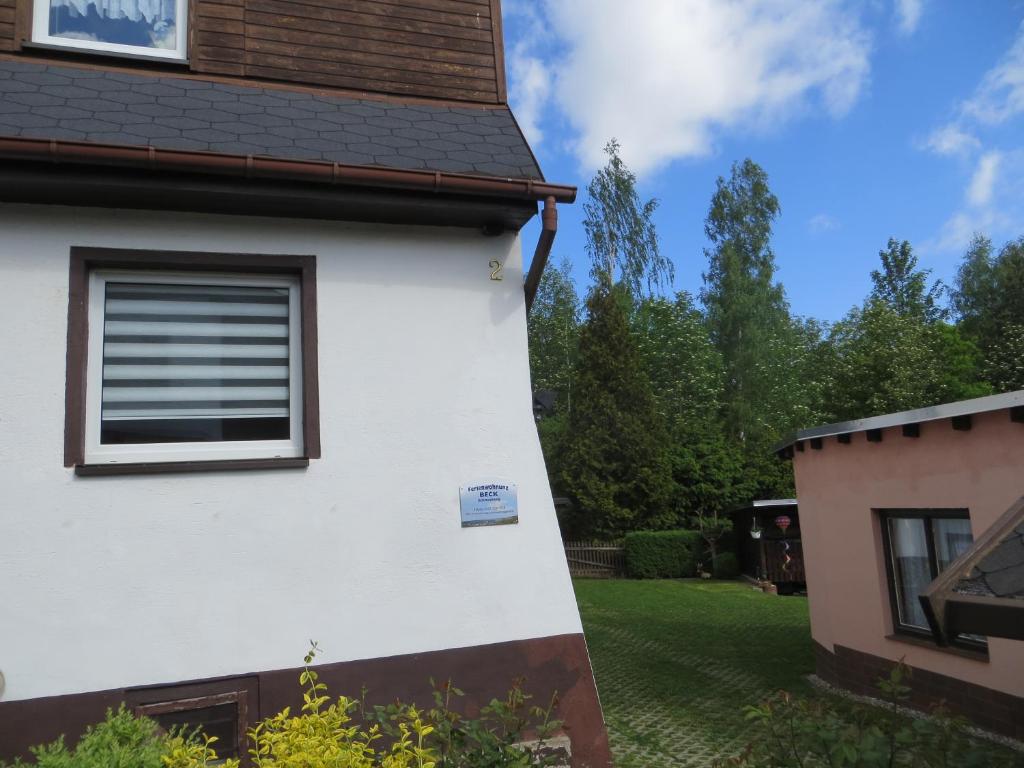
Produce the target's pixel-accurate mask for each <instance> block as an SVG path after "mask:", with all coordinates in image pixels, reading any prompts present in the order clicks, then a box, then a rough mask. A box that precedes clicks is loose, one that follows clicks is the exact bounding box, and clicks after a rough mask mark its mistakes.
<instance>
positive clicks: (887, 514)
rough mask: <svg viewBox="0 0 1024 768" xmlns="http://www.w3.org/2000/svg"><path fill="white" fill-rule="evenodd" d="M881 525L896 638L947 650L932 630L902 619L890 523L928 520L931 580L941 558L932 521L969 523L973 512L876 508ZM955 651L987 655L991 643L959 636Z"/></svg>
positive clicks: (935, 576) (936, 575)
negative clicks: (910, 623)
mask: <svg viewBox="0 0 1024 768" xmlns="http://www.w3.org/2000/svg"><path fill="white" fill-rule="evenodd" d="M875 512H876V515H877V517H878V523H879V526H880V528H881V535H882V554H883V558H884V560H885V576H886V586H887V588H888V591H889V609H890V612H891V616H892V630H893V635H892V637H895V638H896V639H900V638H901V637H905V638H909V639H913V640H916V641H926V642H927V643H928V644H929V645H931V646H933V647H935V648H938V649H940V650H944V649H943V648H941V647H940V646H939V645H938V644H937V643H936V641H935V636H934V635H933V634H932V632H931V630H930V629H921V628H920V627H915V626H913V625H909V624H904V623H903V621H902V619H901V618H900V608H899V598H898V597H897V592H896V590H897V586H896V569H895V564H894V563H893V547H892V534H891V530H890V526H889V521H890V520H893V519H918V520H925V521H927V524H926V525H925V526H924V530H925V542H926V546H927V547H928V565H929V568H930V570H931V573H932V580H933V581H934V580H935V579H936V578H938V575H939V568H938V556H937V554H936V550H935V532H934V530H933V528H932V525H931V521H932V520H967V521H970V519H971V517H970V510H969V509H967V508H949V509H940V508H932V509H876V510H875ZM952 646H953V648H954V649H960V650H966V651H971V652H972V653H973V654H983V655H985V656H987V655H988V643H987V642H978V641H975V640H968V639H966V638H962V637H958V638H956V639H954V640H953V642H952Z"/></svg>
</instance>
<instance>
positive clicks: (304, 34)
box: [0, 0, 505, 104]
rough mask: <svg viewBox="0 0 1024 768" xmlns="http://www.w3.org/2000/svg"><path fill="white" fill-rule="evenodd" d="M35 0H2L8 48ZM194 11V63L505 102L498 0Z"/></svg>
mask: <svg viewBox="0 0 1024 768" xmlns="http://www.w3.org/2000/svg"><path fill="white" fill-rule="evenodd" d="M39 1H43V2H45V0H39ZM31 2H32V0H0V51H2V50H16V49H17V48H19V47H20V40H21V39H25V38H28V37H30V34H31V33H30V30H29V29H27V28H26V29H24V30H21V29H16V24H15V18H16V17H17V15H18V13H19V12H20V13H21V14H24V15H25V17H26V18H28V17H29V16H30V9H31ZM189 17H190V26H189V28H190V40H189V59H190V68H191V69H192V71H194V72H200V73H208V74H216V75H229V76H237V77H247V78H254V79H260V80H277V81H285V82H294V83H303V84H307V85H313V86H326V87H334V88H343V89H346V90H355V91H370V92H377V93H388V94H395V95H400V96H413V97H422V98H440V99H450V100H458V101H474V102H484V103H492V104H493V103H504V102H505V68H504V62H503V51H502V40H501V6H500V0H191V3H190V9H189ZM24 26H26V27H27V26H28V25H24ZM26 50H27V49H26ZM109 60H110V59H107V58H104V59H102V60H101V61H109ZM121 63H122V64H127V65H129V66H130V65H131V62H130V60H128V59H125V60H123V61H122V62H121Z"/></svg>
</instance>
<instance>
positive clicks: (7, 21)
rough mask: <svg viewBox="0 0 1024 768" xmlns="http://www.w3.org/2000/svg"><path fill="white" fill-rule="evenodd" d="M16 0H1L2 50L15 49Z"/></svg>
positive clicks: (0, 44) (0, 38) (0, 33)
mask: <svg viewBox="0 0 1024 768" xmlns="http://www.w3.org/2000/svg"><path fill="white" fill-rule="evenodd" d="M16 6H17V3H16V0H0V51H11V50H14V40H15V37H14V20H15V14H16V13H17V7H16Z"/></svg>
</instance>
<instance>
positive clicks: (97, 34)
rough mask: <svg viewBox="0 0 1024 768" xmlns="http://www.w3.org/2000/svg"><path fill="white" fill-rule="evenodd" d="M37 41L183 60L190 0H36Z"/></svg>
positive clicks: (34, 30)
mask: <svg viewBox="0 0 1024 768" xmlns="http://www.w3.org/2000/svg"><path fill="white" fill-rule="evenodd" d="M34 3H35V4H34V6H33V19H32V41H33V42H35V43H43V44H47V45H56V46H60V47H62V48H77V49H79V50H87V51H97V52H101V53H111V54H121V55H135V56H145V57H156V58H161V59H177V60H184V59H185V56H186V25H187V22H186V20H187V17H188V3H187V0H34Z"/></svg>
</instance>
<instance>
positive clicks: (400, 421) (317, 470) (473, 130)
mask: <svg viewBox="0 0 1024 768" xmlns="http://www.w3.org/2000/svg"><path fill="white" fill-rule="evenodd" d="M49 2H52V7H51V5H49V4H48V3H49ZM81 5H82V3H79V2H75V3H68V2H65V1H64V0H34V6H33V5H32V3H31V2H29V3H27V6H32V7H30V8H29V7H27V6H26V9H24V12H21V11H19V12H18V13H17V14H15V15H14V16H12V18H14V21H13V22H12V23H6V22H4V19H6V18H7V17H6V16H3V15H0V285H2V286H3V289H4V291H5V293H6V300H5V301H3V302H2V303H0V323H2V328H3V333H2V335H0V354H2V358H3V359H4V360H5V361H7V362H6V365H5V367H4V372H5V375H4V376H3V377H0V436H2V437H0V541H2V543H3V556H2V557H0V610H2V613H0V675H2V678H0V680H2V683H0V759H10V758H12V757H14V756H16V755H19V754H24V753H25V750H26V748H27V747H28V746H30V745H32V744H36V743H40V742H43V741H47V740H50V739H53V738H55V737H56V736H58V735H59V734H61V733H66V734H67V735H68V737H69V738H71V739H73V738H74V737H75V736H76V735H77V734H78V733H80V732H81V730H82V729H83V728H84V726H85V725H87V724H89V723H91V722H95V721H97V720H99V719H101V718H102V716H103V713H104V710H105V709H106V708H107V707H108V706H116V705H117V704H118V703H119V702H121V701H125V702H127V703H128V704H129V706H132V707H134V708H135V709H136V710H137V711H139V712H144V713H147V714H151V715H153V716H157V717H162V718H164V719H165V720H167V721H170V722H173V721H174V718H178V719H179V720H181V719H184V721H187V722H204V723H206V724H207V727H208V728H209V729H210V730H211V731H214V732H216V733H218V734H220V735H221V737H222V740H221V745H222V746H224V747H225V748H226V749H227V750H228V751H231V750H236V749H238V747H239V744H240V736H239V734H240V733H242V732H244V729H245V728H246V727H247V726H251V725H252V724H253V723H254V722H255V721H256V720H258V719H259V718H261V717H264V716H266V715H268V714H271V713H273V712H276V711H278V710H279V709H280V708H282V707H283V706H285V705H288V704H292V703H294V701H295V699H296V697H297V695H298V690H297V686H296V668H297V667H298V666H300V665H301V660H302V655H303V653H304V651H305V650H306V648H307V646H308V642H309V640H310V639H315V640H317V641H318V643H319V644H320V646H321V647H322V649H323V653H322V655H321V656H320V658H319V662H322V667H321V675H322V678H323V679H324V681H325V682H327V683H328V684H329V685H330V686H331V689H332V691H333V692H334V693H338V694H340V693H348V694H358V691H359V690H360V688H361V686H363V685H366V686H367V687H369V689H370V691H371V698H374V697H375V696H376V697H378V698H379V699H380V700H387V699H388V698H392V697H394V696H401V697H403V698H406V699H413V700H420V701H426V700H428V699H429V691H430V687H429V683H428V679H429V678H430V677H434V678H435V679H445V678H449V677H450V678H452V679H453V680H454V681H455V683H456V684H457V685H459V686H460V687H462V688H464V689H465V690H466V691H467V694H468V700H469V702H470V704H472V703H474V702H477V703H478V702H480V701H486V700H487V699H489V698H490V697H491V696H494V695H499V694H500V693H502V692H503V691H504V690H506V689H507V688H508V686H509V685H510V683H511V681H512V679H513V678H514V677H517V676H520V675H524V676H525V677H526V678H527V681H528V682H527V688H529V689H530V690H531V691H532V692H534V693H535V694H537V697H538V699H542V698H546V697H547V696H548V695H550V693H551V692H552V691H553V690H558V691H559V693H560V696H561V698H562V702H563V704H562V708H561V713H560V714H561V716H562V717H563V718H564V719H565V720H566V721H567V725H568V733H569V735H570V736H571V740H572V754H573V765H574V766H605V765H608V764H609V762H610V758H609V753H608V747H607V739H606V736H605V732H604V726H603V722H602V718H601V711H600V706H599V704H598V701H597V693H596V689H595V687H594V682H593V676H592V673H591V668H590V663H589V660H588V656H587V649H586V645H585V642H584V639H583V634H582V629H581V625H580V620H579V615H578V612H577V608H576V604H575V600H574V596H573V592H572V586H571V583H570V580H569V575H568V571H567V568H566V564H565V558H564V555H563V552H562V546H561V541H560V537H559V533H558V526H557V522H556V519H555V513H554V509H553V505H552V500H551V495H550V491H549V488H548V483H547V477H546V472H545V469H544V464H543V458H542V456H541V451H540V447H539V444H538V440H537V434H536V431H535V427H534V422H533V418H532V401H531V391H530V380H529V368H528V358H527V346H526V323H525V317H526V309H527V304H528V301H529V294H530V291H531V290H532V289H535V287H536V282H537V280H538V279H539V277H540V273H541V270H542V269H543V267H544V262H545V260H546V258H547V252H548V249H549V248H550V245H551V240H552V238H553V237H554V231H555V206H556V205H557V203H559V202H566V203H568V202H572V200H573V199H574V197H575V189H574V188H572V187H566V186H559V185H555V184H549V183H547V182H545V181H544V180H543V176H542V175H541V173H540V170H539V168H538V167H537V164H536V162H535V160H534V158H533V155H532V153H531V152H530V150H529V147H528V146H527V145H526V142H525V140H524V138H523V136H522V134H521V132H520V131H519V128H518V126H517V125H516V123H515V121H514V118H513V117H512V115H511V113H510V111H509V109H508V106H507V103H506V95H505V78H504V65H503V52H502V43H501V18H500V6H499V3H498V2H497V0H430V1H429V2H427V1H426V0H422V1H420V0H403V1H402V2H398V1H397V0H395V1H394V2H392V0H378V1H377V2H375V3H373V4H372V6H373V8H369V4H367V6H366V7H361V8H358V9H354V8H353V4H352V3H349V2H342V1H341V0H332V1H331V2H324V3H320V4H318V5H316V6H313V5H305V4H301V3H299V2H297V0H273V2H270V0H265V1H264V0H260V1H259V2H257V0H216V1H214V0H190V2H184V0H182V1H181V2H178V3H170V2H162V3H159V4H157V5H156V6H154V7H157V6H159V8H160V9H161V13H160V14H159V15H160V16H161V17H167V19H165V20H164V21H168V19H169V21H168V24H169V25H170V26H169V27H168V26H167V25H166V24H165V25H164V26H165V27H166V28H167V29H173V30H174V34H173V35H170V37H168V35H167V34H164V35H163V36H161V35H158V34H156V33H155V32H153V31H152V29H155V28H156V27H158V26H160V25H159V24H155V25H154V23H153V19H148V18H147V17H146V16H145V15H144V13H142V12H140V14H135V15H137V16H139V20H138V24H140V25H141V26H139V27H138V28H136V26H132V24H134V23H135V20H133V19H132V18H131V16H130V15H129V16H124V15H121V16H116V17H115V16H110V15H108V14H107V13H106V12H104V13H100V14H97V13H95V12H89V7H91V4H90V6H89V7H87V8H86V11H87V12H86V13H80V12H79V6H81ZM114 5H115V4H111V3H105V4H104V5H103V7H104V8H107V7H108V6H110V7H113V6H114ZM3 7H6V6H4V4H3V2H2V0H0V10H3ZM18 7H19V9H20V8H21V4H19V6H18ZM139 8H142V5H140V6H139ZM93 10H95V9H93ZM158 21H159V20H158ZM115 22H117V23H115ZM128 22H132V24H129V23H128ZM161 23H163V22H161ZM75 25H78V26H75ZM83 25H86V26H83ZM89 25H91V26H89ZM147 25H148V26H147ZM86 27H88V28H86ZM151 28H152V29H151ZM140 30H141V31H140ZM147 30H148V31H147ZM158 31H159V30H158ZM165 31H166V29H165ZM168 34H169V33H168ZM172 38H173V39H172ZM538 202H542V203H543V204H544V217H543V218H544V226H543V229H542V234H541V238H540V242H538V243H534V242H532V241H531V242H527V243H521V238H520V234H519V233H520V229H521V228H522V226H523V225H524V224H525V223H526V222H527V221H529V220H530V219H531V218H532V217H533V216H534V215H536V214H537V209H538ZM524 248H525V249H529V251H530V252H532V253H533V254H534V255H533V260H532V262H531V263H532V266H531V267H530V275H529V277H528V279H527V281H526V283H527V290H526V291H524V288H523V273H524V271H525V270H524V259H523V255H522V251H523V249H524ZM460 493H461V495H462V498H460ZM482 494H483V496H481V495H482ZM488 510H490V511H495V510H497V512H496V514H493V515H488ZM491 518H494V519H491ZM487 522H503V523H511V524H502V525H487V524H481V523H487Z"/></svg>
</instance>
